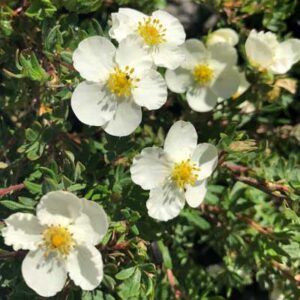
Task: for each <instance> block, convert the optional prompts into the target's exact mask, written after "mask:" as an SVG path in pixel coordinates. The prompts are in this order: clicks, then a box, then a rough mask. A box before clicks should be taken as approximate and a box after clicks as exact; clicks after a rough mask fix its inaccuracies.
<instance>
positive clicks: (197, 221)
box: [180, 210, 211, 230]
mask: <svg viewBox="0 0 300 300" xmlns="http://www.w3.org/2000/svg"><path fill="white" fill-rule="evenodd" d="M180 215H181V216H183V217H185V218H186V219H187V220H188V221H189V222H191V223H192V224H194V225H196V226H197V227H199V228H200V229H202V230H208V229H210V227H211V226H210V223H209V222H207V221H206V220H205V219H204V218H203V217H201V216H200V215H199V213H198V212H197V211H195V210H183V211H182V212H181V214H180Z"/></svg>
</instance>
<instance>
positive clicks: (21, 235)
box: [2, 213, 43, 251]
mask: <svg viewBox="0 0 300 300" xmlns="http://www.w3.org/2000/svg"><path fill="white" fill-rule="evenodd" d="M5 224H6V227H4V228H3V229H2V236H3V238H4V243H5V244H6V245H8V246H13V249H14V250H15V251H17V250H19V249H23V250H35V249H36V248H37V247H38V242H39V241H41V239H42V231H43V227H42V226H41V225H40V223H39V220H38V218H37V217H36V216H34V215H32V214H25V213H15V214H12V215H11V216H9V217H8V218H7V219H5Z"/></svg>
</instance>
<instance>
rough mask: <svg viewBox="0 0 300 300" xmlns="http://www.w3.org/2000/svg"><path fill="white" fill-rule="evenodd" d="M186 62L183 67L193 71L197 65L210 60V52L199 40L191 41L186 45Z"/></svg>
mask: <svg viewBox="0 0 300 300" xmlns="http://www.w3.org/2000/svg"><path fill="white" fill-rule="evenodd" d="M184 49H185V60H184V61H183V63H182V64H181V66H182V67H183V68H185V69H188V70H192V69H193V68H194V67H195V65H197V64H198V63H200V62H202V61H205V60H207V59H208V58H209V52H208V51H207V49H206V48H205V46H204V44H203V43H202V42H201V41H199V40H197V39H189V40H187V41H186V42H185V43H184Z"/></svg>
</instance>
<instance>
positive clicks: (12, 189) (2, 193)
mask: <svg viewBox="0 0 300 300" xmlns="http://www.w3.org/2000/svg"><path fill="white" fill-rule="evenodd" d="M24 187H25V185H24V183H20V184H16V185H11V186H9V187H8V188H3V189H0V197H3V196H5V195H7V194H9V193H12V192H15V191H19V190H22V189H24Z"/></svg>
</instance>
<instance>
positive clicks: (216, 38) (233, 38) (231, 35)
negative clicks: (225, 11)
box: [206, 28, 239, 46]
mask: <svg viewBox="0 0 300 300" xmlns="http://www.w3.org/2000/svg"><path fill="white" fill-rule="evenodd" d="M238 42H239V36H238V34H237V32H236V31H235V30H233V29H231V28H220V29H217V30H215V31H213V32H212V33H210V34H209V35H208V37H207V42H206V44H207V45H213V44H216V43H226V44H229V45H230V46H235V45H236V44H237V43H238Z"/></svg>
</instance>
